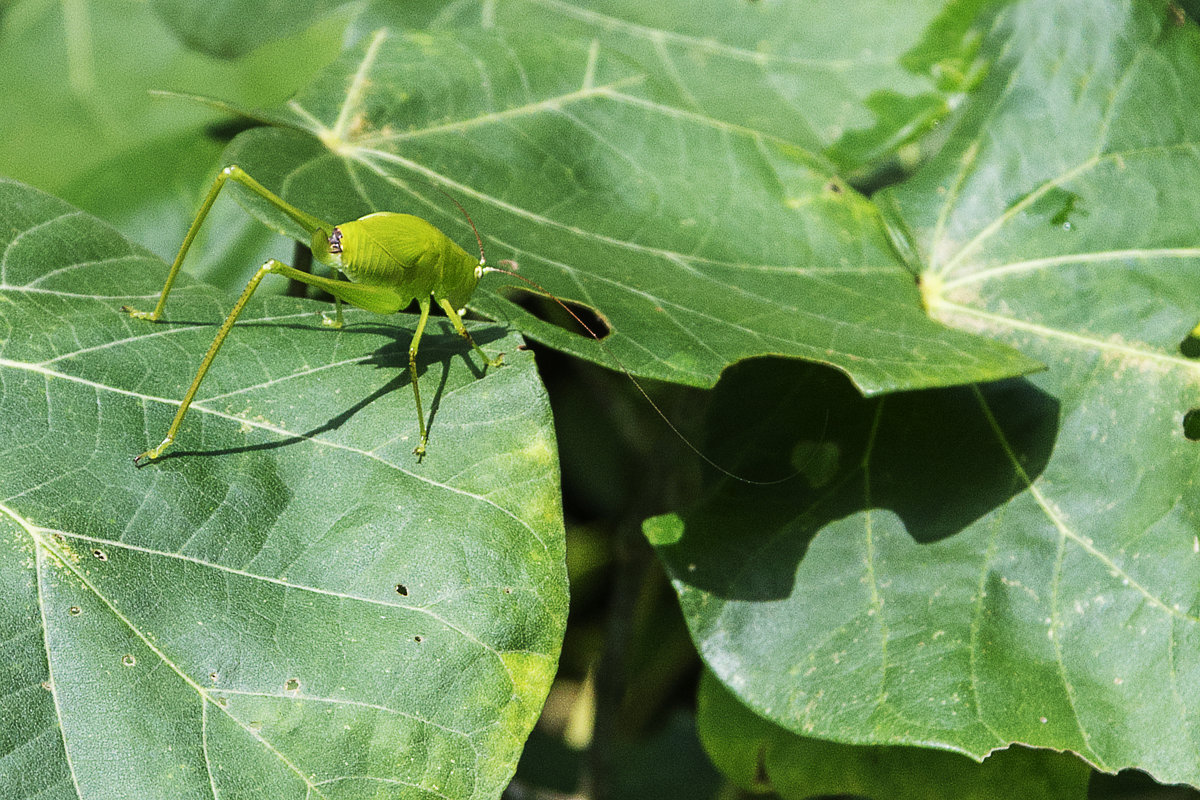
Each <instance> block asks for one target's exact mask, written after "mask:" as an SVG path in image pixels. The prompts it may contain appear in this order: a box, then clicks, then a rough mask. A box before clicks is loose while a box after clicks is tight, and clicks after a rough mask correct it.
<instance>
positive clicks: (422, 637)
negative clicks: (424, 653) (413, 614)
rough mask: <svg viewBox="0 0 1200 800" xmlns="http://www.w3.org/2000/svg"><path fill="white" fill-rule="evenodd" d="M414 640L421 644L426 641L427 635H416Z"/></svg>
mask: <svg viewBox="0 0 1200 800" xmlns="http://www.w3.org/2000/svg"><path fill="white" fill-rule="evenodd" d="M413 641H414V642H416V643H417V644H420V643H421V642H423V641H425V637H424V636H414V637H413Z"/></svg>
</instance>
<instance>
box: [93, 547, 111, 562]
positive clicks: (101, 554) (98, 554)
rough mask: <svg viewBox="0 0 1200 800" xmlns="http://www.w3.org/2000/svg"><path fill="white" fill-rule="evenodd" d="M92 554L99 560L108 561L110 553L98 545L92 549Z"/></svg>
mask: <svg viewBox="0 0 1200 800" xmlns="http://www.w3.org/2000/svg"><path fill="white" fill-rule="evenodd" d="M92 555H93V556H95V557H96V560H97V561H108V553H105V552H104V551H103V550H101V549H100V548H98V547H97V548H96V549H95V550H93V551H92Z"/></svg>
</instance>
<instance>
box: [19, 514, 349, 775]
mask: <svg viewBox="0 0 1200 800" xmlns="http://www.w3.org/2000/svg"><path fill="white" fill-rule="evenodd" d="M0 513H2V514H5V515H7V516H8V517H10V518H12V519H13V520H14V521H15V522H16V523H17V524H18V525H20V526H21V527H22V528H24V529H25V531H26V532H27V533H28V534H29V536H30V538H31V539H32V540H33V542H34V543H35V545H36V546H37V548H38V550H39V551H41V552H44V553H47V554H49V555H50V557H52V558H53V559H54V561H55V562H56V563H58V564H59V565H60V566H62V567H63V568H64V569H66V570H67V571H69V572H70V573H71V574H73V575H74V576H75V578H76V580H78V581H79V582H80V583H82V584H83V585H84V586H86V587H87V588H88V589H89V590H90V591H91V593H92V594H93V596H95V598H96V599H97V600H99V601H100V602H101V603H103V604H104V605H105V606H106V607H107V608H108V610H109V612H110V613H111V614H112V615H113V616H114V617H116V618H117V619H118V620H120V621H121V623H122V624H123V625H125V627H126V628H127V629H128V630H129V631H130V632H131V633H132V634H133V635H134V636H136V637H137V639H138V641H140V642H141V643H142V646H143V647H145V648H146V649H147V650H149V651H150V652H152V653H154V655H155V656H157V657H158V659H159V661H160V662H161V663H162V664H165V665H166V666H167V668H168V669H170V670H171V671H172V672H174V673H175V674H176V675H177V676H178V677H179V679H180V680H182V681H183V682H184V683H185V684H186V685H187V686H189V687H191V689H192V690H193V691H195V692H196V694H197V695H198V696H199V697H200V698H201V701H202V703H203V706H204V707H207V706H208V705H210V704H211V705H213V706H216V707H217V708H220V709H221V711H222V713H224V714H225V715H226V716H227V717H228V718H229V719H230V721H232V722H233V724H234V725H236V726H237V727H239V728H241V729H242V730H243V731H245V732H246V733H247V734H249V735H250V736H251V737H252V738H254V739H255V740H256V741H258V742H259V743H261V744H262V745H263V747H265V748H267V750H269V751H270V752H271V753H272V755H274V756H275V757H276V758H278V759H279V760H280V761H281V762H282V763H283V764H284V765H286V766H287V768H288V769H289V770H291V771H292V772H293V773H295V775H296V776H297V777H299V778H300V780H301V781H303V783H304V785H305V786H307V787H309V789H310V790H311V791H314V792H316V793H317V794H318V795H320V796H321V797H325V794H324V793H323V792H321V791H320V790H319V789H318V788H317V787H316V786H315V785H314V784H313V783H312V782H311V781H310V780H309V779H308V776H306V775H305V774H304V771H303V770H301V769H299V768H298V767H296V765H295V764H293V763H292V762H291V760H290V759H288V758H287V756H285V755H284V754H283V753H281V752H280V751H279V750H278V749H276V748H275V747H274V746H272V745H271V743H270V742H268V741H266V740H265V739H263V738H262V736H261V735H259V734H258V733H257V732H256V731H254V730H252V729H251V728H250V727H249V726H247V725H245V724H243V723H242V722H241V721H240V720H239V719H238V718H237V717H235V716H233V715H232V714H230V713H229V712H228V711H227V710H225V709H224V708H223V707H222V706H221V704H220V703H218V702H217V699H216V698H215V697H214V696H212V695H211V694H209V693H208V691H207V690H205V688H204V687H203V686H201V685H200V684H199V683H197V682H196V681H194V680H192V678H191V677H189V676H188V674H187V673H186V672H184V671H183V670H182V669H180V668H179V666H178V665H177V664H176V663H175V662H174V661H172V660H171V659H170V658H168V657H167V654H166V653H164V652H163V651H162V650H160V649H159V648H158V647H157V646H156V645H155V644H154V642H152V641H151V640H150V639H149V637H147V636H146V635H145V634H144V633H143V632H142V631H141V630H140V629H139V628H138V627H137V626H136V625H134V624H133V621H132V620H130V619H129V618H128V617H126V616H125V615H124V614H123V613H121V611H120V609H118V608H117V607H116V606H115V605H113V603H112V602H111V601H110V600H109V599H108V598H107V597H106V596H105V595H104V593H103V592H101V591H100V589H99V588H98V587H97V586H95V585H94V584H93V583H92V582H91V581H90V580H89V579H88V577H87V575H86V574H85V573H84V571H83V570H81V569H79V568H78V567H77V566H76V565H75V564H74V563H72V560H71V558H70V557H69V556H68V555H67V554H65V553H63V552H60V551H59V549H58V548H57V547H56V546H55V543H54V541H53V539H51V538H48V537H46V536H43V535H42V529H40V528H36V527H34V526H31V525H29V524H28V523H27V522H26V521H25V520H24V519H23V518H22V517H21V516H20V515H18V514H17V513H16V512H14V511H13V510H12V509H10V508H8V507H7V506H3V505H0ZM39 563H40V560H39ZM41 584H42V580H41V576H40V575H39V576H38V599H39V601H40V606H41V611H42V615H43V620H42V621H43V625H45V624H46V619H45V608H46V603H45V600H44V598H42V597H41ZM47 658H49V653H47ZM53 680H54V678H53V675H51V684H50V685H51V687H52V688H53V686H54V683H53ZM54 697H55V710H56V713H57V714H58V720H59V728H60V730H62V729H63V723H62V713H61V709H59V707H58V692H57V690H55V691H54ZM63 749H64V751H65V750H66V749H67V748H66V741H65V737H64V741H63ZM68 759H69V756H68ZM71 777H72V780H73V781H75V770H74V766H73V765H71ZM75 786H76V789H77V790H78V788H79V787H78V782H77V781H75Z"/></svg>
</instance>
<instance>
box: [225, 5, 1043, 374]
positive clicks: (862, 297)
mask: <svg viewBox="0 0 1200 800" xmlns="http://www.w3.org/2000/svg"><path fill="white" fill-rule="evenodd" d="M650 77H651V76H648V75H647V74H646V73H645V72H643V71H642V69H641V68H640V67H639V66H638V65H636V64H634V63H632V62H630V60H629V59H628V58H627V57H625V56H623V55H621V54H620V53H612V52H610V51H609V50H608V49H607V48H605V47H604V46H602V45H601V44H599V43H598V42H595V41H591V42H588V41H580V40H571V39H565V40H564V39H559V38H543V37H542V36H539V35H538V34H537V33H536V32H535V31H521V32H505V31H501V30H497V31H481V30H477V29H475V30H463V31H456V32H454V33H452V34H450V33H446V34H425V33H420V34H389V33H387V32H386V31H382V32H379V33H377V34H376V35H374V36H373V37H371V38H370V40H369V41H367V42H365V43H364V44H363V46H362V48H361V49H360V50H358V51H357V52H354V53H352V54H350V55H349V56H348V57H347V58H346V59H345V60H343V61H341V62H339V63H338V64H335V65H334V66H333V67H332V68H331V69H330V70H328V71H327V72H326V73H325V74H324V75H323V77H322V78H321V79H320V80H319V81H317V82H316V83H315V84H314V85H313V86H311V87H309V89H308V90H306V91H305V92H304V93H302V94H301V95H300V96H299V97H298V98H296V99H295V100H294V101H292V102H291V103H290V104H289V106H288V107H287V108H286V109H283V110H282V111H280V112H279V113H277V114H274V115H271V117H270V118H272V119H274V120H275V121H277V122H280V123H281V124H282V125H285V126H290V127H291V128H294V129H295V130H286V129H285V130H280V129H257V130H253V131H249V132H247V133H246V134H243V135H242V136H240V137H238V139H236V140H235V142H234V143H233V145H232V146H231V149H230V151H229V152H228V153H227V160H229V161H237V162H238V163H240V164H241V165H242V166H243V167H244V168H246V169H247V171H249V172H250V173H251V174H253V175H255V176H256V177H257V178H259V179H260V180H262V181H264V182H265V183H267V185H269V186H272V187H273V188H275V189H277V190H279V191H281V192H283V193H284V194H285V196H286V197H287V198H288V199H289V200H290V201H292V202H294V203H295V204H297V205H299V206H301V207H304V208H306V209H309V210H310V211H312V212H313V213H317V214H319V215H321V216H323V217H324V218H325V219H327V220H329V221H330V222H339V221H344V220H346V219H353V218H355V217H358V216H360V215H362V214H365V213H367V212H370V211H374V210H380V209H388V210H400V211H408V212H412V213H416V214H418V215H421V216H424V217H426V218H428V219H430V220H431V221H432V222H434V223H435V224H436V225H438V226H439V227H441V228H443V229H444V230H446V231H448V232H449V233H450V234H451V235H453V236H455V237H456V238H458V239H459V240H460V241H462V242H463V243H464V244H467V243H469V242H470V240H471V232H470V228H469V227H467V224H466V222H465V220H464V219H463V218H462V217H461V215H460V214H459V213H458V211H457V209H455V208H454V207H453V205H452V204H451V203H450V201H449V200H448V199H447V198H445V197H444V196H442V195H441V194H439V193H438V192H437V191H435V190H434V188H433V187H432V186H431V184H432V183H437V184H439V185H441V186H442V187H444V188H445V189H446V190H448V191H449V192H450V193H451V194H452V195H454V196H456V197H457V198H458V199H459V200H460V201H462V203H463V204H464V205H465V206H466V207H467V208H468V210H469V211H470V212H471V213H472V215H473V216H474V219H475V223H476V224H477V226H478V228H479V230H480V231H481V232H482V233H483V234H484V237H485V240H486V241H487V243H488V249H489V253H488V255H489V258H490V259H491V260H492V261H493V262H495V261H497V260H498V259H503V258H515V259H516V260H517V261H519V262H520V264H521V271H522V273H523V274H524V275H526V276H527V277H529V278H531V279H533V280H535V281H537V282H538V283H540V284H542V285H543V286H545V287H546V288H547V289H548V290H549V291H551V292H553V293H555V294H557V295H560V296H563V297H568V298H572V299H575V300H578V301H580V302H582V303H584V304H587V305H589V306H592V307H593V308H595V309H597V310H598V312H599V313H600V314H602V315H603V316H604V317H605V319H606V320H607V321H608V323H609V324H610V326H611V327H612V329H613V333H612V335H611V336H610V337H609V342H608V343H609V346H610V349H611V353H612V354H614V355H615V356H616V358H617V359H619V360H620V361H621V362H622V363H624V364H625V365H626V366H627V367H628V368H629V369H630V370H632V371H633V372H635V373H637V374H640V375H645V376H650V377H655V378H661V379H664V380H670V381H676V382H681V383H688V384H694V385H701V386H703V385H711V384H712V383H713V382H715V381H716V379H717V377H718V376H719V375H720V373H721V371H722V370H724V369H725V368H726V367H727V366H728V365H729V364H731V363H734V362H736V361H738V360H740V359H744V358H748V357H752V356H755V355H761V354H771V353H775V354H783V355H788V356H793V357H799V358H805V359H810V360H814V361H819V362H822V363H827V364H831V365H834V366H836V367H837V368H838V369H841V370H844V371H845V372H847V373H848V374H849V375H850V376H851V377H852V379H853V380H854V381H855V383H856V385H858V386H859V387H860V389H862V390H863V391H865V392H867V393H876V392H882V391H888V390H895V389H901V388H912V387H918V386H938V385H948V384H959V383H965V382H970V381H975V380H990V379H995V378H999V377H1005V376H1011V375H1015V374H1021V373H1023V372H1027V371H1030V370H1033V369H1036V368H1038V364H1037V363H1036V362H1035V361H1033V360H1032V359H1029V358H1027V357H1025V356H1022V355H1020V354H1019V353H1017V352H1016V351H1014V350H1012V349H1010V348H1008V347H1007V346H1005V345H1001V344H998V343H996V342H994V341H992V340H989V339H986V338H982V337H975V336H972V335H970V334H964V333H961V332H957V331H953V330H951V329H949V328H946V327H943V326H941V325H939V324H937V323H934V322H931V321H930V320H929V318H928V317H927V316H926V315H925V313H924V312H923V311H922V310H921V308H920V306H919V301H918V297H917V295H916V289H915V286H914V284H913V277H912V275H911V274H910V273H909V272H908V271H906V269H905V268H904V266H903V264H902V263H901V261H900V259H899V258H898V256H897V255H896V254H895V252H894V251H893V250H892V248H891V245H890V243H889V242H888V240H887V237H886V236H885V234H884V231H883V228H882V225H881V224H880V221H879V216H878V214H877V213H876V211H875V209H874V208H873V207H872V206H871V205H870V204H869V203H867V202H866V201H865V200H864V199H863V198H862V197H861V196H859V195H858V194H856V193H855V192H853V191H852V190H850V189H849V188H848V187H847V186H846V185H845V184H844V183H843V182H842V181H840V180H839V179H838V178H836V177H835V176H834V175H833V172H832V167H831V165H830V164H829V163H828V162H827V161H825V160H824V159H823V158H822V157H820V156H818V155H814V154H813V153H811V152H808V151H806V150H804V149H802V148H800V147H798V146H796V145H795V144H794V143H792V142H789V141H785V140H783V139H780V138H778V137H776V136H773V135H770V134H766V133H762V132H758V131H753V130H747V129H745V128H742V127H739V126H736V125H732V124H730V123H728V122H725V121H722V120H719V119H714V118H712V117H709V116H705V115H703V114H698V113H695V112H690V111H685V110H681V109H679V108H676V107H673V106H667V105H662V104H660V103H658V102H656V101H655V100H653V99H650V98H648V97H646V96H645V92H644V91H643V90H642V88H641V87H642V86H643V85H644V84H645V83H646V82H647V81H648V80H649V79H650ZM503 283H504V282H503V281H502V280H501V279H499V278H496V277H490V278H489V279H488V280H486V281H484V284H483V285H482V287H481V291H480V292H478V293H477V294H476V298H475V300H474V301H473V302H472V307H474V308H476V309H478V310H480V311H481V312H483V313H484V314H485V315H487V316H490V317H492V318H493V319H497V320H503V321H508V322H512V323H513V324H516V325H517V326H519V327H520V328H521V329H522V330H526V331H528V332H529V333H530V335H532V336H535V337H537V338H539V339H541V340H543V341H545V342H547V343H549V344H551V345H553V346H555V347H559V348H562V349H564V350H567V351H569V352H572V353H575V354H578V355H580V356H582V357H585V358H590V359H594V360H596V361H600V362H602V363H607V364H610V365H611V364H613V363H614V360H613V358H612V357H611V356H610V355H609V354H608V353H606V352H605V351H604V350H602V349H600V348H599V347H598V346H597V345H596V344H595V342H592V341H590V340H588V339H587V338H586V337H582V336H577V335H574V334H571V333H568V332H565V331H563V330H562V329H560V328H557V327H555V326H553V325H550V324H548V323H544V322H542V321H540V320H538V319H536V318H534V317H533V316H532V315H531V314H529V313H527V312H525V311H523V310H521V309H520V308H519V307H517V306H515V305H513V304H512V303H510V302H508V301H506V300H504V299H503V298H501V297H500V296H499V295H498V294H496V293H495V289H496V288H497V287H499V286H502V285H503Z"/></svg>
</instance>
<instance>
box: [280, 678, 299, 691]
mask: <svg viewBox="0 0 1200 800" xmlns="http://www.w3.org/2000/svg"><path fill="white" fill-rule="evenodd" d="M283 689H284V691H286V692H298V691H300V679H299V678H288V679H287V680H286V681H284V683H283Z"/></svg>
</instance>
